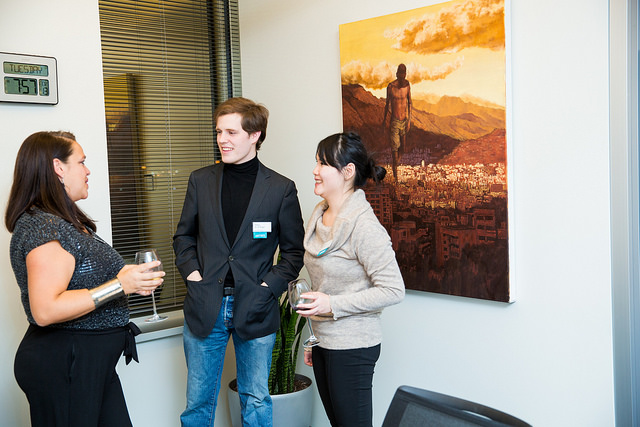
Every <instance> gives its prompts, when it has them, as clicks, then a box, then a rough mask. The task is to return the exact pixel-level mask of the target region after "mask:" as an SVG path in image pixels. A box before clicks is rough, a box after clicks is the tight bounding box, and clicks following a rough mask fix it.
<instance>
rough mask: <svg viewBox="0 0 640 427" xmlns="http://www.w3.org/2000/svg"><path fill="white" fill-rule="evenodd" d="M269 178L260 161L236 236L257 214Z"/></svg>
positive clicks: (266, 192)
mask: <svg viewBox="0 0 640 427" xmlns="http://www.w3.org/2000/svg"><path fill="white" fill-rule="evenodd" d="M269 178H270V173H269V170H268V169H267V168H266V167H265V166H264V165H263V164H262V163H260V164H259V167H258V175H256V182H255V184H253V191H252V192H251V199H250V200H249V206H247V211H246V213H245V214H244V219H243V220H242V224H241V225H240V229H239V230H238V236H241V235H242V233H243V232H244V230H245V229H246V228H247V227H250V226H252V221H251V220H250V218H255V217H256V215H258V214H259V212H258V207H259V206H260V204H261V203H262V200H264V198H265V196H266V195H267V194H268V193H269V187H270V186H271V183H270V179H269ZM223 226H224V224H223ZM225 237H226V233H225ZM239 240H242V239H236V242H238V241H239ZM234 246H235V243H234Z"/></svg>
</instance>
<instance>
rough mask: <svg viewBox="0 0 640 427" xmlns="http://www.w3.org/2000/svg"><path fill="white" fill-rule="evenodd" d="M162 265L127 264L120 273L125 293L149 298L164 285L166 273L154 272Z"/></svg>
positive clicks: (156, 263) (153, 262)
mask: <svg viewBox="0 0 640 427" xmlns="http://www.w3.org/2000/svg"><path fill="white" fill-rule="evenodd" d="M160 265H162V262H161V261H159V260H158V261H152V262H147V263H144V264H127V265H125V266H124V267H122V269H121V270H120V272H118V280H120V283H121V284H122V289H123V290H124V293H125V294H127V295H129V294H139V295H142V296H149V295H151V293H152V292H153V291H154V290H155V289H156V288H157V287H158V286H160V285H161V284H162V282H163V281H164V279H163V277H164V275H165V274H166V273H165V272H164V271H152V270H153V269H155V268H157V267H159V266H160Z"/></svg>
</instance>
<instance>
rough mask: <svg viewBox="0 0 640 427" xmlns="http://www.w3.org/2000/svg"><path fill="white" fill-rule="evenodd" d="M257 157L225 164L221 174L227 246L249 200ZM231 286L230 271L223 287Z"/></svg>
mask: <svg viewBox="0 0 640 427" xmlns="http://www.w3.org/2000/svg"><path fill="white" fill-rule="evenodd" d="M258 166H259V163H258V157H257V156H256V157H254V158H253V159H251V160H249V161H248V162H244V163H241V164H239V165H235V164H226V163H225V165H224V169H223V172H222V217H223V219H224V226H225V229H226V232H227V239H228V240H229V244H231V245H233V242H234V241H235V240H236V236H237V234H238V231H239V230H240V225H241V224H242V220H243V219H244V215H245V213H246V212H247V207H248V206H249V200H251V193H252V192H253V185H254V184H255V182H256V176H257V175H258ZM229 285H231V286H233V275H232V273H231V269H229V273H228V274H227V277H226V279H225V286H229Z"/></svg>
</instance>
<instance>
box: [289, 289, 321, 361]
mask: <svg viewBox="0 0 640 427" xmlns="http://www.w3.org/2000/svg"><path fill="white" fill-rule="evenodd" d="M306 292H311V286H309V282H307V281H306V279H296V280H292V281H291V282H289V290H288V293H289V303H290V304H291V308H293V309H294V310H295V311H298V304H307V303H310V302H312V300H310V299H305V298H302V297H301V295H302V294H304V293H306ZM307 325H308V326H309V332H310V333H311V336H310V337H309V338H308V339H307V340H306V341H305V342H304V343H303V344H302V345H303V346H304V347H305V348H311V347H315V346H316V345H318V344H320V340H319V339H318V338H316V336H315V335H314V333H313V328H312V327H311V318H310V317H307Z"/></svg>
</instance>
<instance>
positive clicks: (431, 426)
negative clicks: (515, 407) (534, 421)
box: [382, 385, 531, 427]
mask: <svg viewBox="0 0 640 427" xmlns="http://www.w3.org/2000/svg"><path fill="white" fill-rule="evenodd" d="M423 426H428V427H472V426H473V427H476V426H486V427H505V426H509V427H531V426H530V425H529V424H527V423H526V422H524V421H522V420H520V419H518V418H516V417H513V416H511V415H509V414H506V413H504V412H501V411H498V410H496V409H492V408H489V407H487V406H483V405H480V404H478V403H473V402H469V401H468V400H463V399H458V398H456V397H452V396H447V395H445V394H440V393H435V392H433V391H428V390H423V389H419V388H415V387H409V386H406V385H403V386H400V387H398V389H397V390H396V394H395V395H394V396H393V399H392V400H391V404H390V405H389V409H388V410H387V414H386V415H385V417H384V421H383V423H382V427H423Z"/></svg>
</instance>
